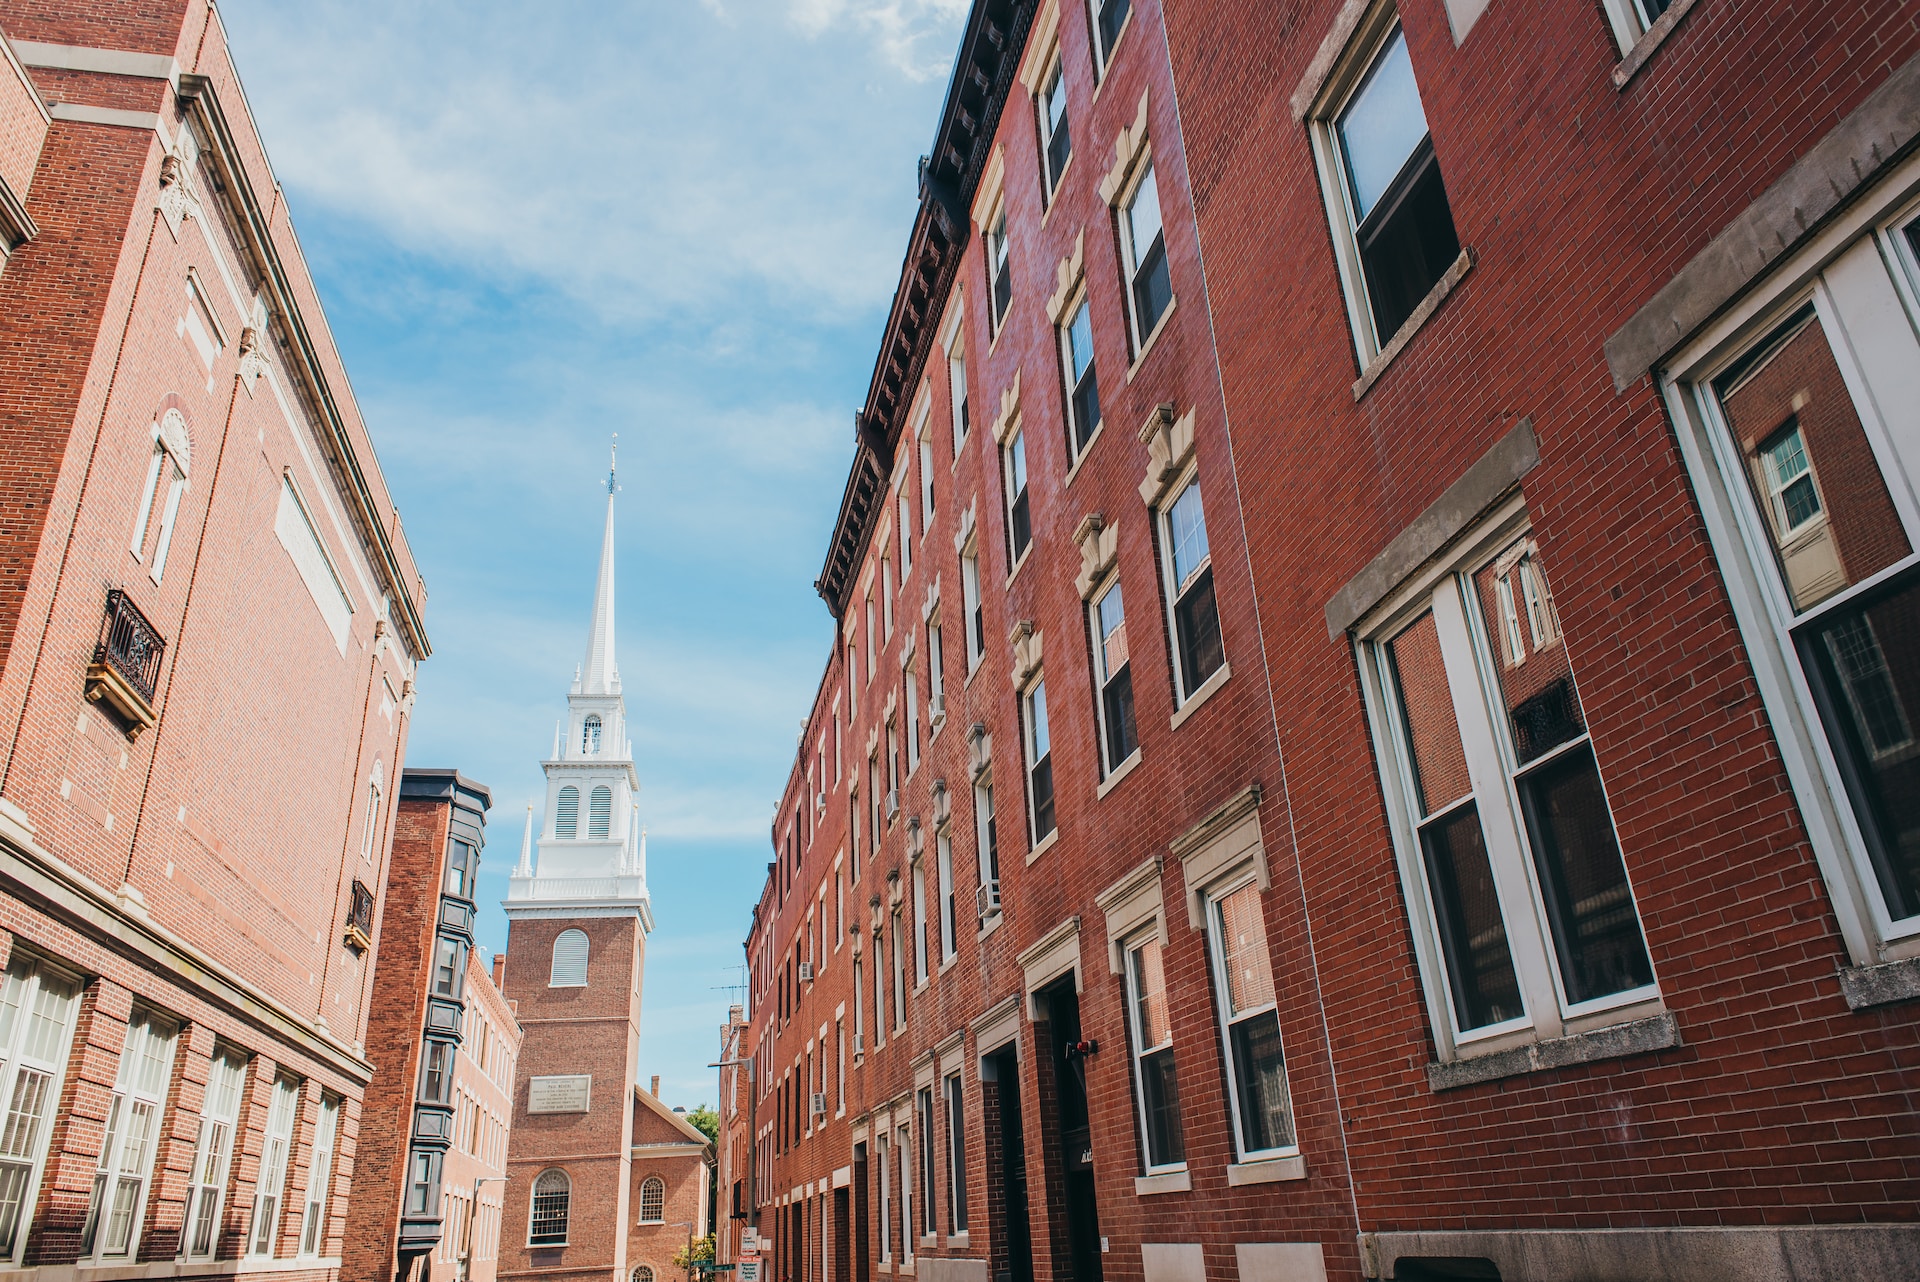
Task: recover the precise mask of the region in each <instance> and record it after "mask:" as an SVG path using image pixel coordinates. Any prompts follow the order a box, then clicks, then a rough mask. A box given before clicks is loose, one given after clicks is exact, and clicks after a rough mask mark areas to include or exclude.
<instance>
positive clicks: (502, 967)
mask: <svg viewBox="0 0 1920 1282" xmlns="http://www.w3.org/2000/svg"><path fill="white" fill-rule="evenodd" d="M493 986H494V987H495V988H498V989H502V990H504V989H505V988H506V986H507V955H506V954H505V953H495V954H494V955H493Z"/></svg>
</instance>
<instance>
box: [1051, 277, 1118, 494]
mask: <svg viewBox="0 0 1920 1282" xmlns="http://www.w3.org/2000/svg"><path fill="white" fill-rule="evenodd" d="M1083 311H1084V312H1086V314H1087V377H1088V378H1091V379H1092V380H1093V396H1094V405H1095V406H1096V408H1099V407H1100V362H1099V360H1098V358H1097V357H1096V356H1095V354H1094V351H1093V301H1092V298H1091V297H1090V296H1089V294H1088V293H1087V286H1086V281H1085V280H1084V278H1083V279H1082V281H1081V283H1080V284H1079V285H1077V286H1075V287H1074V292H1073V294H1072V295H1071V296H1070V298H1069V300H1068V302H1067V305H1066V306H1065V307H1062V308H1061V309H1060V316H1061V320H1060V323H1059V324H1058V325H1055V326H1054V327H1053V334H1054V340H1055V341H1054V346H1055V347H1057V348H1058V349H1059V352H1060V385H1061V387H1062V388H1063V389H1064V390H1065V393H1066V396H1065V403H1064V404H1063V405H1062V407H1061V418H1062V420H1063V421H1064V422H1065V423H1066V426H1067V457H1068V458H1069V459H1071V460H1072V461H1073V462H1075V463H1078V462H1079V461H1080V459H1081V458H1082V457H1083V456H1084V455H1085V454H1086V453H1087V451H1088V450H1090V449H1092V448H1093V442H1094V439H1095V438H1096V437H1098V436H1099V435H1100V429H1102V428H1103V427H1105V426H1106V425H1107V416H1106V411H1105V409H1104V408H1101V413H1100V418H1099V421H1098V422H1096V423H1095V424H1094V425H1093V426H1092V427H1091V428H1090V429H1088V431H1087V433H1086V437H1087V439H1086V441H1085V442H1084V443H1082V442H1081V440H1080V408H1079V406H1078V405H1077V404H1076V403H1075V401H1074V393H1075V392H1076V391H1078V390H1079V384H1078V383H1077V382H1076V381H1075V379H1074V374H1073V323H1074V321H1076V320H1078V319H1079V317H1080V313H1081V312H1083Z"/></svg>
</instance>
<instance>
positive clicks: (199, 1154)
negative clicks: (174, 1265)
mask: <svg viewBox="0 0 1920 1282" xmlns="http://www.w3.org/2000/svg"><path fill="white" fill-rule="evenodd" d="M228 1074H231V1076H230V1077H229V1076H227V1075H228ZM246 1083H247V1061H246V1059H245V1057H244V1056H242V1055H241V1054H239V1053H238V1052H236V1051H230V1050H218V1051H215V1052H214V1055H213V1068H212V1071H211V1072H210V1073H209V1075H208V1078H207V1090H206V1099H205V1104H204V1107H203V1108H202V1109H201V1112H200V1135H199V1139H198V1140H197V1141H196V1142H195V1145H194V1152H193V1169H192V1172H191V1173H190V1176H189V1182H188V1187H187V1205H186V1211H185V1212H184V1214H185V1216H186V1220H185V1223H184V1224H183V1226H182V1229H181V1257H182V1258H183V1259H188V1260H211V1259H213V1258H214V1256H215V1255H216V1254H218V1253H219V1250H220V1225H221V1221H222V1217H223V1216H224V1215H225V1212H226V1206H227V1185H228V1182H229V1180H230V1178H231V1174H232V1169H231V1167H232V1161H233V1137H234V1133H235V1132H236V1131H237V1130H238V1129H239V1126H240V1105H241V1102H242V1101H243V1099H244V1098H245V1095H246ZM229 1084H230V1085H231V1091H230V1092H228V1091H226V1090H224V1089H223V1087H224V1086H226V1085H229ZM223 1095H224V1096H225V1098H224V1099H223V1098H222V1096H223ZM209 1197H210V1198H211V1199H212V1205H211V1206H210V1207H209V1208H208V1210H207V1213H206V1215H205V1216H204V1219H205V1220H206V1223H207V1244H206V1247H205V1248H204V1249H200V1248H196V1247H195V1245H194V1241H193V1235H194V1232H195V1230H196V1228H197V1227H198V1225H199V1223H200V1221H201V1219H202V1218H203V1217H202V1216H201V1215H200V1214H199V1210H198V1208H199V1207H200V1205H201V1203H202V1201H203V1200H204V1199H207V1198H209Z"/></svg>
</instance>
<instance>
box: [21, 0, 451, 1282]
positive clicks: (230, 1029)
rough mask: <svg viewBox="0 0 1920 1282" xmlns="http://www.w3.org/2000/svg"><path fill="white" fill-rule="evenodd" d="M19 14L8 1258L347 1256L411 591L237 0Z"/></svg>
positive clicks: (240, 1260) (412, 632)
mask: <svg viewBox="0 0 1920 1282" xmlns="http://www.w3.org/2000/svg"><path fill="white" fill-rule="evenodd" d="M0 31H4V39H3V40H0V45H4V47H5V50H6V51H5V55H4V58H0V63H4V66H0V241H3V242H4V245H5V249H6V251H7V252H6V256H5V262H4V266H3V267H0V953H4V960H3V961H0V965H4V967H5V978H4V981H0V1094H4V1098H5V1099H6V1100H7V1101H8V1108H9V1109H10V1117H11V1119H12V1120H11V1121H10V1122H9V1125H8V1127H7V1137H6V1139H5V1141H4V1145H0V1147H4V1150H5V1151H4V1155H0V1264H5V1265H7V1266H10V1267H22V1268H28V1269H57V1270H60V1271H61V1272H62V1275H63V1276H92V1275H94V1274H93V1271H95V1270H98V1273H99V1275H100V1276H105V1275H107V1274H109V1273H111V1274H112V1275H113V1276H118V1277H147V1276H159V1275H161V1274H165V1275H167V1276H177V1277H195V1276H222V1277H230V1276H234V1275H236V1274H237V1275H239V1276H243V1277H245V1276H252V1275H256V1274H265V1273H272V1274H274V1275H276V1276H279V1277H286V1278H299V1277H306V1278H316V1279H317V1278H331V1277H334V1276H336V1275H337V1273H338V1257H339V1253H340V1246H341V1238H342V1234H343V1230H344V1225H345V1220H346V1212H347V1208H348V1206H349V1205H350V1203H351V1197H352V1191H353V1190H352V1176H353V1170H354V1157H355V1153H356V1148H357V1145H358V1140H359V1137H360V1133H361V1131H360V1114H361V1107H362V1103H363V1101H364V1098H365V1093H366V1090H367V1086H368V1082H369V1080H370V1079H371V1077H372V1074H373V1072H374V1066H373V1064H372V1062H370V1060H369V1058H368V1047H367V1036H368V1011H369V1008H368V999H369V994H370V984H371V979H372V974H371V972H372V967H373V963H374V959H375V956H376V951H375V950H376V946H377V943H378V940H379V937H380V933H381V919H382V904H383V898H382V894H381V891H382V887H383V886H384V884H385V880H386V862H387V849H388V841H389V838H390V826H391V818H392V811H393V785H394V783H395V782H396V781H397V779H396V777H397V775H398V772H399V770H400V766H401V762H402V758H403V754H404V749H405V744H406V735H407V726H408V722H409V715H410V710H411V707H412V700H413V675H414V668H415V665H416V664H417V663H419V662H420V661H421V660H422V659H423V658H424V657H425V656H426V655H427V653H428V645H427V639H426V635H425V633H424V631H423V630H422V626H421V616H420V611H421V607H422V604H423V600H424V595H425V594H424V589H423V587H422V585H421V583H420V580H419V576H418V574H417V573H416V571H415V569H414V567H413V565H412V562H411V559H410V556H409V553H408V550H407V545H406V541H405V539H404V537H403V536H402V534H401V531H400V527H399V521H398V517H397V515H396V514H395V512H394V510H393V506H392V503H391V502H390V500H389V498H388V495H387V492H386V489H385V486H384V483H383V481H382V479H381V475H380V469H379V466H378V464H377V462H376V461H375V458H374V454H373V449H372V445H371V442H370V441H369V439H368V436H367V429H366V426H365V424H364V423H363V422H362V421H361V418H360V416H359V413H358V411H357V409H356V408H355V406H354V403H353V398H352V394H351V391H350V390H349V387H348V384H347V379H346V374H345V371H344V370H343V369H342V367H341V364H340V358H339V355H338V353H337V352H336V351H335V350H334V348H333V346H332V344H331V341H330V339H329V338H328V335H327V327H326V321H325V317H324V316H323V314H322V312H321V309H320V305H319V301H318V299H317V297H316V295H315V293H314V287H313V282H312V280H311V279H310V277H309V276H308V274H307V271H306V268H305V266H304V263H303V261H302V258H301V252H300V246H299V243H298V241H297V239H296V237H295V235H294V231H293V228H292V225H291V223H290V222H289V220H288V213H287V208H286V205H285V202H284V201H283V199H282V198H281V193H280V190H279V187H278V186H277V184H276V183H275V181H274V178H273V174H272V171H271V169H270V167H269V165H268V163H267V159H266V155H265V153H264V151H263V150H262V141H261V139H260V138H259V137H258V136H257V135H256V133H255V132H254V127H253V123H252V118H251V116H250V114H249V112H248V110H247V106H246V101H245V96H244V94H243V93H242V90H241V87H240V84H239V81H238V80H237V79H236V77H235V72H234V69H233V64H232V61H231V60H230V58H229V56H228V51H227V46H226V40H225V36H224V33H223V31H222V29H221V25H220V20H219V18H218V16H217V14H216V13H215V12H214V11H213V9H212V8H211V7H210V6H208V5H207V4H205V3H202V2H201V0H172V2H171V3H167V2H165V0H133V2H131V3H123V4H118V5H114V6H111V7H106V6H98V5H96V6H86V5H67V6H51V7H50V6H46V5H38V4H22V3H0Z"/></svg>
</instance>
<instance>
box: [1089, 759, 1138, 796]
mask: <svg viewBox="0 0 1920 1282" xmlns="http://www.w3.org/2000/svg"><path fill="white" fill-rule="evenodd" d="M1139 764H1140V749H1139V748H1135V749H1134V750H1133V751H1132V752H1130V753H1128V754H1127V759H1126V760H1125V761H1123V762H1121V763H1120V764H1119V765H1117V766H1115V767H1114V768H1113V770H1112V771H1110V772H1109V773H1108V775H1107V777H1106V778H1105V779H1102V780H1101V781H1100V786H1099V787H1097V788H1095V789H1094V790H1093V799H1094V800H1095V801H1098V800H1100V799H1101V798H1102V797H1104V796H1106V795H1107V794H1108V793H1110V792H1112V791H1113V790H1114V789H1115V788H1117V787H1119V786H1120V781H1121V780H1122V779H1125V778H1126V777H1127V776H1128V775H1130V774H1132V773H1133V768H1134V767H1135V766H1137V765H1139Z"/></svg>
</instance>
